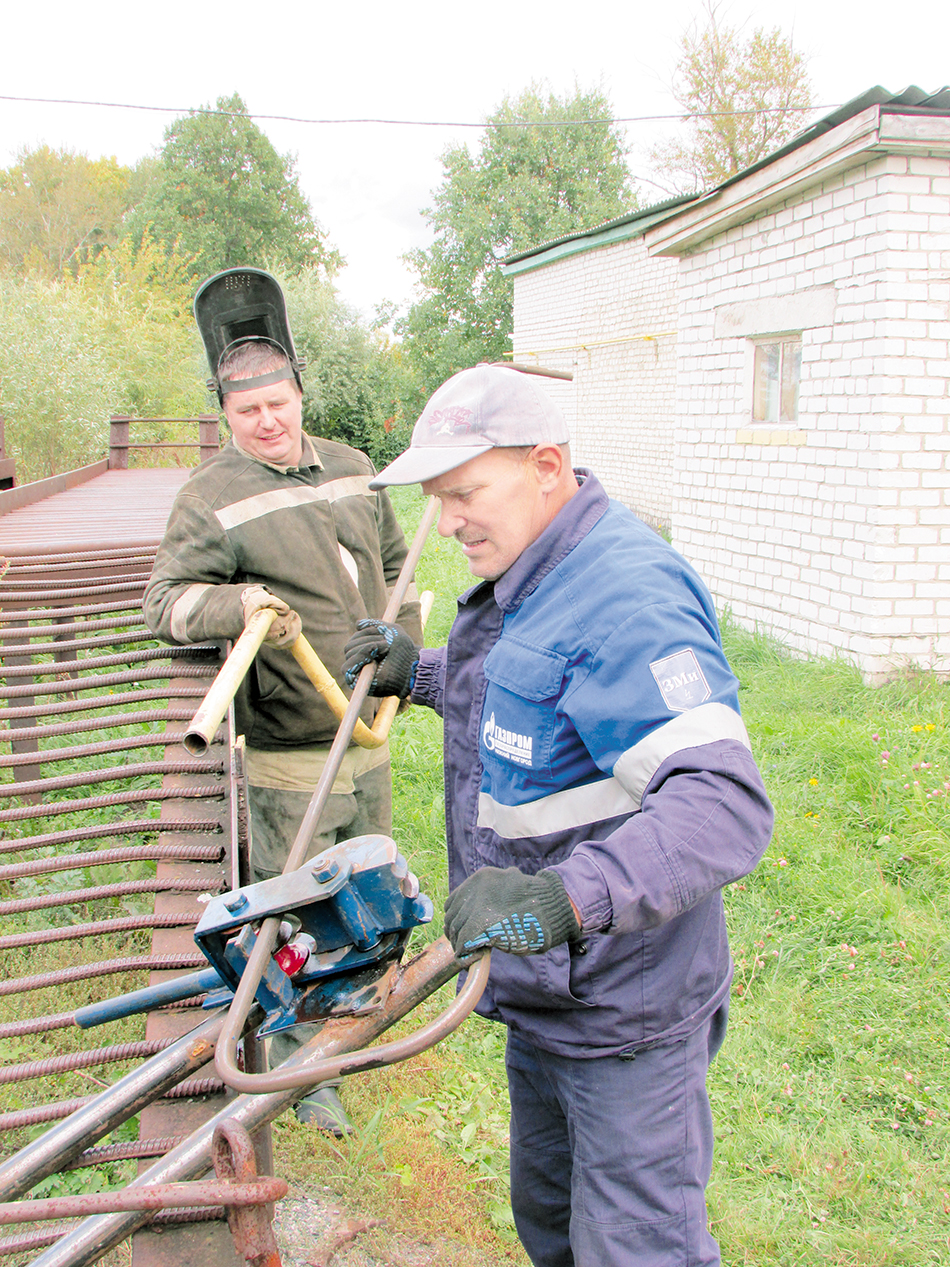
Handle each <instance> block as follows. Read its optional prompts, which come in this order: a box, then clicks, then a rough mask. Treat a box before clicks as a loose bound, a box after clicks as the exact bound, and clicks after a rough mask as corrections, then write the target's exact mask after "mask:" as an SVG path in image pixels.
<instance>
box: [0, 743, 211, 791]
mask: <svg viewBox="0 0 950 1267" xmlns="http://www.w3.org/2000/svg"><path fill="white" fill-rule="evenodd" d="M152 746H153V747H154V746H155V745H154V744H153V745H152ZM23 755H32V754H23ZM44 756H45V754H44V753H43V752H39V753H37V754H36V755H35V759H34V761H33V764H34V765H42V764H43V757H44ZM223 773H224V762H223V761H199V760H196V759H194V758H191V759H189V758H187V757H182V758H181V759H179V760H169V761H138V762H130V763H129V764H127V765H121V766H101V767H99V768H97V769H92V770H84V771H82V772H81V773H79V774H61V775H58V776H55V775H53V776H48V777H47V778H45V779H33V780H31V781H29V782H27V781H26V780H24V781H23V782H21V783H4V784H0V800H2V799H3V798H5V797H11V796H29V795H30V794H31V793H33V792H62V791H64V790H65V789H66V788H73V787H92V785H93V784H95V783H115V782H116V781H117V780H118V779H137V778H140V777H142V776H144V775H149V774H223Z"/></svg>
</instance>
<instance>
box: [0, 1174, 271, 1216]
mask: <svg viewBox="0 0 950 1267" xmlns="http://www.w3.org/2000/svg"><path fill="white" fill-rule="evenodd" d="M287 1191H288V1184H287V1180H286V1179H273V1178H271V1177H269V1176H267V1175H262V1176H261V1178H260V1179H255V1180H253V1181H252V1182H251V1183H232V1182H230V1181H229V1180H227V1179H218V1180H214V1179H203V1180H198V1181H197V1182H194V1183H156V1184H150V1185H148V1186H147V1187H144V1186H143V1187H141V1188H135V1189H131V1188H120V1189H119V1190H118V1191H115V1192H87V1193H82V1194H81V1195H78V1196H70V1197H45V1198H44V1199H43V1200H40V1201H15V1202H14V1203H13V1204H11V1205H0V1227H6V1226H9V1225H10V1224H11V1223H39V1222H42V1221H43V1220H45V1219H72V1218H75V1217H76V1216H77V1215H82V1214H91V1215H95V1214H110V1213H113V1212H115V1211H118V1212H122V1211H125V1210H183V1209H187V1208H188V1207H189V1206H192V1205H197V1206H203V1205H223V1206H245V1205H270V1204H271V1203H272V1202H274V1201H279V1200H280V1199H281V1197H285V1196H286V1195H287Z"/></svg>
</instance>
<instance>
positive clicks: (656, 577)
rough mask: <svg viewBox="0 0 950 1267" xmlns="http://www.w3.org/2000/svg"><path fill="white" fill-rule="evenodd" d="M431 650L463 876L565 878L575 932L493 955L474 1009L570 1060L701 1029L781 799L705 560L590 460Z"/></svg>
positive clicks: (455, 851)
mask: <svg viewBox="0 0 950 1267" xmlns="http://www.w3.org/2000/svg"><path fill="white" fill-rule="evenodd" d="M577 474H578V478H579V480H580V481H581V484H580V488H579V490H578V492H577V493H575V494H574V496H573V497H571V498H570V500H569V501H568V502H567V503H566V505H565V506H564V507H563V508H562V509H561V511H560V512H559V514H558V515H557V516H556V518H555V519H554V520H553V522H552V523H551V524H550V525H549V526H548V527H547V528H546V529H545V531H544V532H543V533H542V534H541V536H540V537H538V538H537V540H535V541H534V542H533V543H532V544H531V545H530V546H529V547H528V548H527V549H526V550H525V551H524V552H523V553H522V554H521V556H520V557H519V558H518V559H517V560H516V561H515V563H514V564H513V565H512V566H511V567H510V568H509V570H508V571H507V572H505V573H504V575H503V576H501V577H500V578H499V579H497V580H495V581H483V582H481V583H480V584H478V585H476V586H475V587H474V588H472V589H470V590H469V591H467V592H466V593H465V594H463V595H462V597H461V598H460V599H459V603H458V614H457V616H456V619H455V622H454V624H453V626H452V630H451V633H450V635H449V641H448V646H447V647H444V648H441V649H439V650H429V649H427V650H424V651H423V652H422V653H421V658H420V663H419V667H418V670H417V673H416V679H415V685H414V688H413V692H412V700H413V702H415V703H422V704H427V705H429V706H430V707H433V708H435V709H436V710H437V711H438V712H439V713H441V715H442V716H443V718H444V722H445V760H444V764H445V805H446V835H447V843H448V851H449V884H450V887H455V886H456V885H458V884H459V883H461V881H462V880H463V879H465V877H466V876H468V875H470V874H472V872H474V871H476V870H477V869H478V868H479V867H482V866H489V865H490V866H496V867H507V866H516V867H518V868H519V869H520V870H522V871H524V872H527V873H529V874H533V873H535V872H537V871H539V870H541V869H542V868H554V869H555V870H556V871H557V872H558V873H559V875H560V876H561V879H562V880H563V881H564V885H565V888H566V889H567V892H568V894H569V896H570V897H571V899H572V900H573V902H574V904H575V906H576V907H577V909H578V911H579V912H580V914H581V918H582V930H583V931H582V937H581V939H580V940H578V941H575V942H572V943H570V944H565V945H561V946H557V947H555V948H554V949H553V950H550V951H548V952H547V953H545V954H542V955H531V956H523V957H522V956H516V955H511V954H505V953H500V952H495V953H494V954H493V956H492V967H491V974H490V979H489V985H488V989H487V991H486V994H485V997H484V999H483V1000H482V1003H481V1004H480V1005H479V1010H480V1011H482V1012H483V1013H484V1014H485V1015H489V1016H492V1017H495V1018H496V1019H500V1020H503V1021H504V1022H505V1023H506V1024H508V1025H510V1026H512V1027H513V1028H515V1029H517V1030H518V1031H519V1032H521V1033H522V1034H523V1035H524V1036H525V1037H526V1038H527V1039H528V1040H529V1041H531V1042H534V1043H536V1044H537V1045H538V1046H540V1047H542V1048H545V1049H547V1050H549V1051H552V1052H555V1053H557V1054H559V1055H565V1056H570V1057H576V1058H589V1057H595V1056H602V1055H610V1054H619V1053H625V1052H629V1051H635V1050H636V1049H637V1048H638V1047H641V1046H644V1045H647V1044H652V1043H656V1042H660V1041H665V1040H669V1039H672V1038H675V1037H677V1036H680V1035H683V1034H686V1033H689V1032H690V1031H691V1030H692V1029H694V1028H696V1027H697V1026H698V1025H700V1024H701V1023H702V1022H703V1021H704V1020H705V1019H706V1018H707V1017H708V1016H710V1015H711V1014H712V1012H713V1011H715V1009H716V1008H717V1007H718V1006H719V1004H720V1003H721V1002H722V1000H723V998H724V997H725V995H726V993H727V991H728V989H729V982H730V980H731V976H732V971H731V967H732V965H731V959H730V955H729V948H728V943H727V938H726V926H725V918H724V913H723V902H722V889H723V886H724V885H726V884H729V883H730V882H731V881H733V880H736V879H738V878H739V877H741V876H743V875H746V874H747V873H748V872H749V871H750V870H751V869H752V868H753V867H754V866H755V864H756V862H757V861H758V860H759V858H760V857H761V855H762V853H763V851H764V850H765V847H766V845H767V844H768V841H769V838H770V835H771V829H772V807H771V805H770V803H769V799H768V796H767V795H766V792H765V788H764V787H763V784H762V779H761V776H760V774H759V771H758V769H757V767H756V764H755V761H754V759H753V757H752V753H751V750H750V746H749V740H748V736H747V734H746V729H745V726H744V725H743V722H742V719H741V717H740V714H739V703H738V697H737V689H738V683H737V681H736V678H735V677H734V675H733V673H732V671H731V670H730V668H729V665H728V664H727V662H726V659H725V656H724V654H723V651H722V646H721V642H720V635H719V628H718V624H717V621H716V614H715V610H714V607H713V603H712V599H711V598H710V595H709V593H708V591H707V590H706V588H705V586H704V585H703V583H702V581H701V580H700V579H699V577H698V575H697V574H696V572H695V571H694V570H693V569H692V568H691V567H690V565H689V564H688V563H687V562H686V561H685V559H683V558H682V557H681V556H680V555H679V554H678V553H677V552H676V551H675V550H674V549H673V548H672V547H671V546H670V545H668V544H667V543H666V542H665V541H664V540H663V539H662V538H661V537H660V536H658V535H657V534H656V533H655V532H654V531H653V530H652V529H651V528H649V527H648V526H647V525H646V524H644V523H643V522H642V521H641V520H640V519H638V518H637V517H636V516H635V515H634V514H632V513H631V512H630V511H629V510H627V509H626V508H625V507H623V506H622V505H620V504H619V503H617V502H614V501H611V500H609V499H608V497H607V496H606V494H605V492H604V490H603V488H602V486H601V485H600V483H599V481H598V480H597V479H596V478H595V477H594V476H593V475H591V474H590V473H589V472H584V471H578V472H577Z"/></svg>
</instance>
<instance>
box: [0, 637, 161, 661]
mask: <svg viewBox="0 0 950 1267" xmlns="http://www.w3.org/2000/svg"><path fill="white" fill-rule="evenodd" d="M154 641H155V635H154V634H153V633H150V632H149V630H147V629H144V628H143V629H132V630H131V631H130V632H129V633H128V634H123V635H122V636H121V637H119V636H117V635H116V634H114V633H113V634H97V635H96V636H94V637H92V638H61V639H58V640H57V641H56V642H17V643H12V642H3V641H0V651H2V653H3V655H4V657H6V656H13V655H16V656H29V655H56V654H58V653H59V652H60V651H73V650H78V651H82V650H84V649H85V648H88V647H112V646H120V645H121V646H125V645H126V644H127V643H133V642H154ZM34 667H35V666H34Z"/></svg>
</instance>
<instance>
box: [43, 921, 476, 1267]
mask: <svg viewBox="0 0 950 1267" xmlns="http://www.w3.org/2000/svg"><path fill="white" fill-rule="evenodd" d="M486 958H487V957H486ZM460 968H461V965H460V964H459V962H458V960H457V959H456V958H455V956H454V954H453V953H452V948H451V946H449V944H448V942H447V941H446V940H445V939H444V938H442V937H440V938H439V939H438V941H435V942H433V943H432V944H431V945H429V946H427V947H426V948H425V949H424V950H423V951H422V953H421V954H419V955H417V956H416V957H415V958H414V959H412V960H410V962H409V963H408V964H406V965H405V967H404V968H401V969H400V972H399V975H398V977H397V980H396V984H395V985H394V987H393V991H392V993H391V994H390V996H389V999H388V1001H387V1003H386V1006H385V1007H384V1008H381V1009H379V1010H378V1011H375V1012H368V1013H365V1014H364V1015H362V1016H358V1017H339V1018H333V1019H331V1020H329V1021H326V1022H325V1023H324V1024H323V1025H322V1026H321V1028H320V1030H319V1031H318V1032H317V1034H316V1035H314V1037H313V1038H312V1039H311V1040H310V1042H309V1043H308V1044H307V1046H306V1047H305V1048H302V1049H301V1050H300V1051H298V1052H297V1053H295V1055H293V1056H292V1057H291V1058H290V1060H289V1061H287V1065H294V1066H298V1065H304V1064H308V1065H309V1066H310V1068H311V1069H313V1068H314V1067H316V1064H317V1062H318V1061H320V1060H322V1059H324V1058H326V1057H328V1056H331V1055H337V1054H340V1053H343V1052H351V1051H356V1050H358V1049H359V1048H362V1047H365V1046H367V1045H368V1044H369V1043H371V1042H372V1041H373V1039H374V1038H377V1037H378V1036H379V1035H380V1034H382V1033H383V1032H384V1031H385V1030H387V1029H388V1028H389V1027H390V1026H391V1025H394V1024H395V1023H396V1021H398V1020H401V1019H402V1017H404V1016H406V1015H407V1014H408V1013H409V1012H411V1011H412V1010H413V1008H415V1007H418V1005H419V1004H420V1003H421V1002H422V1001H423V1000H424V999H426V998H427V997H428V996H429V995H430V994H432V993H433V992H434V991H435V990H437V989H438V988H439V987H440V986H442V985H444V984H445V982H446V981H450V980H451V979H452V977H454V976H455V975H456V974H457V973H458V972H459V970H460ZM246 971H247V970H246V969H245V975H246ZM218 1042H219V1043H220V1042H221V1036H220V1035H219V1038H218ZM341 1063H342V1062H341ZM283 1067H284V1066H282V1068H283ZM315 1081H320V1079H319V1078H317V1079H315ZM298 1098H299V1092H298V1091H296V1090H285V1091H275V1092H273V1093H271V1094H269V1095H242V1096H239V1097H238V1098H237V1099H236V1100H232V1101H231V1103H230V1104H228V1105H226V1106H225V1107H224V1108H222V1109H221V1110H220V1111H219V1112H218V1113H217V1114H216V1115H215V1116H214V1117H213V1118H211V1119H210V1120H209V1121H207V1122H205V1123H204V1124H203V1125H202V1126H199V1127H198V1129H197V1130H196V1131H194V1132H193V1134H191V1135H190V1136H189V1137H188V1139H186V1140H185V1141H184V1142H183V1143H182V1144H180V1145H179V1146H178V1148H175V1149H173V1150H172V1152H170V1153H168V1154H167V1155H166V1156H165V1157H163V1158H162V1159H161V1160H160V1161H158V1162H156V1163H155V1164H154V1165H153V1166H150V1167H149V1169H148V1170H146V1171H144V1172H143V1173H142V1174H141V1175H139V1176H138V1177H137V1178H136V1179H134V1180H133V1181H132V1183H131V1184H130V1185H129V1187H135V1186H137V1185H144V1184H147V1183H171V1182H174V1181H175V1180H182V1179H191V1178H196V1177H197V1176H199V1175H201V1174H203V1173H204V1172H205V1171H206V1170H207V1169H208V1166H209V1163H210V1158H211V1140H212V1137H213V1135H214V1130H215V1127H216V1126H217V1125H218V1124H219V1123H223V1122H232V1121H233V1122H237V1123H238V1124H239V1125H241V1126H243V1127H244V1128H245V1129H246V1130H247V1131H249V1132H251V1133H253V1132H254V1131H255V1130H257V1129H259V1128H260V1127H261V1126H265V1125H267V1123H269V1122H273V1121H274V1119H275V1118H277V1117H279V1116H280V1114H281V1113H283V1111H284V1110H285V1109H286V1108H288V1107H289V1106H290V1105H291V1104H293V1103H294V1101H295V1100H296V1099H298ZM144 1222H145V1217H144V1216H143V1215H142V1214H136V1213H129V1214H105V1215H100V1216H98V1217H96V1218H92V1219H86V1220H85V1221H84V1222H83V1223H81V1224H80V1225H79V1227H77V1228H75V1229H74V1230H72V1231H70V1232H69V1233H67V1234H66V1236H64V1237H63V1239H62V1240H60V1241H59V1242H58V1243H57V1244H56V1245H54V1246H52V1247H51V1248H50V1249H49V1250H48V1251H47V1252H46V1253H45V1254H42V1255H40V1257H39V1258H36V1259H34V1260H33V1262H32V1263H31V1264H30V1267H85V1265H86V1264H88V1263H90V1262H94V1261H95V1260H96V1259H97V1258H100V1257H101V1256H102V1255H103V1254H105V1253H107V1252H108V1250H110V1249H112V1248H113V1246H115V1245H118V1244H119V1243H120V1242H121V1241H124V1240H125V1239H126V1237H128V1236H131V1234H132V1233H133V1232H134V1231H135V1229H136V1228H137V1227H141V1225H142V1224H143V1223H144Z"/></svg>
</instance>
